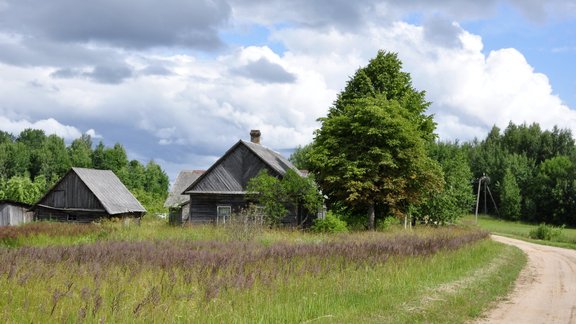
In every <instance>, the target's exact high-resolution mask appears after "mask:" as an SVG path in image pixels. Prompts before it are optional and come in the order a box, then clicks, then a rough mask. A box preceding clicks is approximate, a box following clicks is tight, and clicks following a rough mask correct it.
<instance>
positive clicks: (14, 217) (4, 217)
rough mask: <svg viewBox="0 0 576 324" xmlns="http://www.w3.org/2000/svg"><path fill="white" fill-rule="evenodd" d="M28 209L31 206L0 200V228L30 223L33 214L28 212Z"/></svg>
mask: <svg viewBox="0 0 576 324" xmlns="http://www.w3.org/2000/svg"><path fill="white" fill-rule="evenodd" d="M30 207H32V206H31V205H29V204H26V203H23V202H18V201H13V200H0V226H9V225H20V224H24V223H29V222H31V221H32V218H33V213H32V212H31V211H30V210H29V209H30Z"/></svg>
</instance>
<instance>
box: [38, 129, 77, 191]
mask: <svg viewBox="0 0 576 324" xmlns="http://www.w3.org/2000/svg"><path fill="white" fill-rule="evenodd" d="M38 162H39V163H40V172H39V174H40V175H44V176H45V177H46V178H47V179H52V180H54V179H59V178H60V177H62V176H63V175H64V174H65V173H66V172H67V171H68V170H69V169H70V167H71V163H70V158H69V156H68V151H67V149H66V144H65V143H64V139H63V138H61V137H59V136H57V135H50V136H48V137H47V138H46V140H45V141H44V144H43V145H42V148H41V149H40V150H39V151H38Z"/></svg>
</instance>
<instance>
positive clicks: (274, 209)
mask: <svg viewBox="0 0 576 324" xmlns="http://www.w3.org/2000/svg"><path fill="white" fill-rule="evenodd" d="M246 190H247V191H248V192H249V193H250V195H251V197H250V198H251V199H253V200H254V201H256V202H257V204H258V205H260V206H262V207H263V208H264V214H265V220H266V222H267V223H268V224H270V225H276V224H278V223H279V222H280V221H281V220H282V218H284V217H285V216H286V215H287V214H288V209H287V208H286V205H287V204H288V205H292V206H294V207H295V208H296V212H297V213H298V208H299V206H300V205H302V206H303V207H304V208H305V209H306V210H307V211H312V212H315V211H317V210H318V208H320V207H321V205H322V197H321V196H320V193H319V191H318V188H317V187H316V184H315V183H314V181H313V179H311V178H309V177H302V176H301V175H299V174H298V173H296V171H294V170H288V171H287V172H286V174H285V175H284V177H283V178H282V179H278V178H276V177H273V176H271V175H269V174H268V172H267V171H266V170H263V171H261V172H260V173H259V174H258V176H256V177H254V178H252V179H250V181H249V182H248V186H247V189H246Z"/></svg>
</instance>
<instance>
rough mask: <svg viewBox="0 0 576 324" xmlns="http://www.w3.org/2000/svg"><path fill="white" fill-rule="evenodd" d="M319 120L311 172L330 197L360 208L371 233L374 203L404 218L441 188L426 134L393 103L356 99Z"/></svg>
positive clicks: (393, 101) (406, 113)
mask: <svg viewBox="0 0 576 324" xmlns="http://www.w3.org/2000/svg"><path fill="white" fill-rule="evenodd" d="M320 120H321V121H322V127H321V128H320V129H319V130H317V131H316V137H315V139H314V144H313V152H312V154H310V156H311V162H312V166H313V167H312V171H313V172H314V173H315V174H316V176H317V179H318V182H319V184H320V187H321V188H322V191H323V192H324V193H326V194H327V195H328V196H329V197H330V198H331V199H336V200H343V201H345V202H346V203H347V204H349V205H352V206H364V207H365V208H366V210H367V214H368V224H369V227H370V229H373V228H374V220H375V208H376V205H377V204H382V205H384V206H386V207H387V208H388V209H389V212H390V213H392V214H394V215H396V216H403V215H405V214H406V213H407V212H408V207H409V206H410V205H419V204H421V203H422V202H424V201H425V199H426V197H428V194H429V193H430V192H433V191H440V190H441V187H442V185H443V182H442V173H441V170H440V167H439V166H438V164H437V163H436V162H435V161H433V160H432V159H430V158H429V157H428V156H427V152H426V149H425V138H427V137H429V136H424V135H423V134H422V131H421V129H420V128H419V125H417V124H415V123H414V122H413V120H414V118H413V117H412V113H411V112H410V111H409V110H407V109H405V108H403V107H402V106H401V105H400V104H399V103H398V102H397V101H395V100H392V101H390V100H388V99H386V98H385V97H383V96H380V95H379V96H377V97H367V98H360V99H354V100H351V101H348V103H347V105H346V106H344V107H341V108H338V109H337V108H336V107H334V108H332V109H331V110H330V112H329V114H328V116H327V117H326V118H321V119H320Z"/></svg>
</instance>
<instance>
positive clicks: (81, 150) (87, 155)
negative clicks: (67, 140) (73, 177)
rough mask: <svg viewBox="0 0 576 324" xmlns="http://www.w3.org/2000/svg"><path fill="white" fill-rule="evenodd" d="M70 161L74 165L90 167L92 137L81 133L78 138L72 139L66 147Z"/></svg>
mask: <svg viewBox="0 0 576 324" xmlns="http://www.w3.org/2000/svg"><path fill="white" fill-rule="evenodd" d="M68 154H69V155H70V163H71V164H72V166H74V167H80V168H90V167H92V138H91V137H90V135H88V134H83V135H82V136H81V137H80V138H77V139H75V140H73V141H72V143H71V144H70V146H69V147H68Z"/></svg>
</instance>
